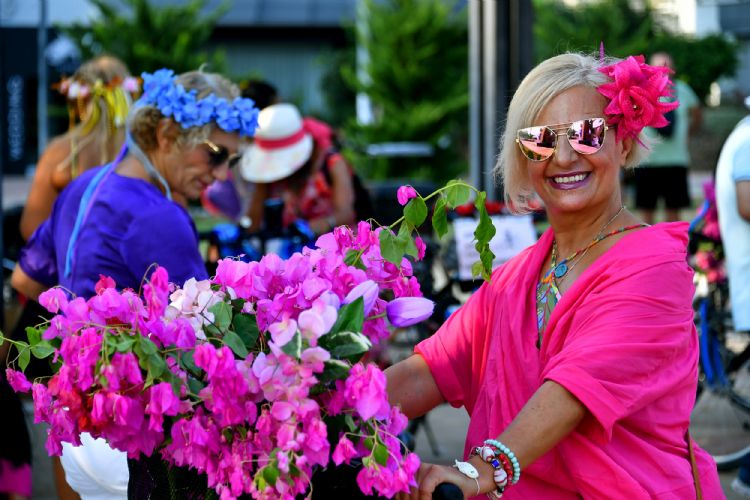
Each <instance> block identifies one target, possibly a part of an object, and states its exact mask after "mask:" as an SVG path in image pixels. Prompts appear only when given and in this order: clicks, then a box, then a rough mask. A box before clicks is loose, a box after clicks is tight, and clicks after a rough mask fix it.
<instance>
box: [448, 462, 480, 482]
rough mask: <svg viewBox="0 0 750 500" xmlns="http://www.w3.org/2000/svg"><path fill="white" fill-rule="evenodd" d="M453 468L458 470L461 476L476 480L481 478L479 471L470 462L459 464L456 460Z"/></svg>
mask: <svg viewBox="0 0 750 500" xmlns="http://www.w3.org/2000/svg"><path fill="white" fill-rule="evenodd" d="M453 467H455V468H456V469H458V471H459V472H460V473H461V474H463V475H464V476H467V477H470V478H471V479H476V478H478V477H479V471H477V469H476V468H474V466H473V465H471V464H470V463H469V462H459V461H458V460H456V461H455V463H454V464H453Z"/></svg>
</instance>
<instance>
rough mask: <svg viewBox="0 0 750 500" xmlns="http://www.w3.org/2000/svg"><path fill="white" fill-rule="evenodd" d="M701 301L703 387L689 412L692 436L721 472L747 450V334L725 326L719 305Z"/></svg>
mask: <svg viewBox="0 0 750 500" xmlns="http://www.w3.org/2000/svg"><path fill="white" fill-rule="evenodd" d="M714 304H715V303H714V302H711V301H709V300H703V301H702V302H701V303H700V306H699V310H698V326H699V335H700V344H701V380H700V386H701V390H700V391H699V393H698V398H697V400H696V404H695V407H694V408H693V413H692V416H691V424H690V434H691V436H692V438H693V439H694V440H695V441H696V442H697V443H698V445H699V446H700V447H701V448H703V449H704V450H706V451H707V452H708V453H710V454H711V455H712V456H713V458H714V460H716V465H717V466H718V468H719V470H728V469H732V468H735V467H737V466H738V465H739V462H740V461H741V459H742V457H743V456H745V455H746V454H747V453H748V452H750V371H749V369H748V364H747V363H745V364H743V365H742V366H739V367H738V368H737V369H736V370H730V369H728V367H730V366H732V365H733V364H734V363H733V360H735V359H737V357H738V356H739V357H740V358H744V356H743V354H746V353H747V349H748V348H749V345H748V344H749V341H750V337H748V336H747V335H746V334H741V333H735V332H732V331H728V330H726V329H725V328H724V319H723V316H724V315H723V314H721V313H718V312H717V311H722V310H723V309H722V308H719V309H717V308H714Z"/></svg>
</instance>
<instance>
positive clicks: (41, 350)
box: [31, 340, 55, 359]
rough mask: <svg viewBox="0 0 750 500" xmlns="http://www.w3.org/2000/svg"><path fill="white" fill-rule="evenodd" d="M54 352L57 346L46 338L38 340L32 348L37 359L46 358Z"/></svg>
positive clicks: (32, 352)
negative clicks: (53, 345)
mask: <svg viewBox="0 0 750 500" xmlns="http://www.w3.org/2000/svg"><path fill="white" fill-rule="evenodd" d="M53 352H55V348H54V347H52V345H51V344H50V343H49V342H47V341H46V340H42V341H40V342H38V343H37V344H36V345H35V346H33V347H32V348H31V354H33V355H34V357H35V358H37V359H44V358H46V357H47V356H49V355H50V354H52V353H53Z"/></svg>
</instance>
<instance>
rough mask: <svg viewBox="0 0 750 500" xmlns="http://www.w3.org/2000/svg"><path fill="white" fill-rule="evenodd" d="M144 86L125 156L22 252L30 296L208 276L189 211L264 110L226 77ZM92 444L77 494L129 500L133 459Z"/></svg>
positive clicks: (70, 189)
mask: <svg viewBox="0 0 750 500" xmlns="http://www.w3.org/2000/svg"><path fill="white" fill-rule="evenodd" d="M143 80H144V82H143V90H144V92H143V95H142V96H141V98H140V99H139V101H138V102H137V103H136V104H135V106H134V108H133V109H132V110H131V112H130V115H129V116H128V123H127V138H126V141H125V146H124V147H123V150H122V151H121V152H120V154H119V155H118V157H117V158H116V159H115V160H114V161H113V162H112V163H110V164H107V165H104V166H102V167H97V168H94V169H91V170H90V171H87V172H86V173H84V174H83V175H81V176H80V177H78V178H77V179H75V180H74V181H73V182H72V183H71V184H69V185H68V186H67V187H66V188H65V189H64V190H63V191H62V193H61V194H60V196H59V197H58V199H57V200H56V201H55V204H54V206H53V209H52V214H51V215H50V217H49V219H47V220H46V221H45V222H44V223H42V225H41V226H39V228H38V229H37V230H36V231H35V232H34V234H33V235H32V236H31V238H30V239H29V242H28V243H27V245H26V247H24V249H23V250H22V253H21V257H20V259H19V262H18V265H17V266H16V268H15V269H14V271H13V276H12V278H11V283H12V285H13V287H14V288H15V289H16V290H18V291H19V292H21V293H23V294H24V295H26V296H27V297H29V298H31V299H35V300H36V299H37V298H38V296H39V294H40V293H41V292H42V291H44V290H46V289H47V288H49V287H52V286H55V285H61V286H62V287H63V288H64V289H66V290H69V291H70V292H72V293H73V294H75V295H77V296H80V297H84V298H89V297H91V296H92V295H94V294H95V293H96V291H95V288H94V287H95V283H96V282H97V281H98V280H99V277H100V275H104V276H109V277H111V278H113V279H114V280H115V282H116V283H117V286H118V287H119V288H131V289H133V290H136V291H139V290H140V288H141V282H142V281H143V278H144V277H146V276H147V275H148V274H149V270H150V269H151V268H152V267H153V266H154V265H156V264H158V265H159V266H162V267H164V268H166V270H167V271H168V273H169V276H170V279H171V281H173V282H175V283H177V284H180V285H182V283H183V282H184V281H185V280H187V279H188V278H191V277H196V278H197V279H205V278H206V277H207V275H206V268H205V266H204V264H203V259H202V258H201V255H200V253H199V251H198V235H197V232H196V229H195V225H194V224H193V221H192V220H191V218H190V216H189V214H188V212H187V211H186V209H185V207H186V205H187V202H188V201H189V200H197V199H198V198H199V197H200V194H201V192H202V191H203V190H204V189H205V188H206V187H207V186H208V185H209V184H211V183H212V182H214V181H215V180H220V181H223V180H225V179H226V178H227V175H228V168H229V167H231V166H232V165H233V163H235V162H236V159H237V158H238V155H237V151H238V149H239V147H240V145H241V143H242V138H241V137H242V136H252V135H253V134H254V132H255V128H256V126H257V114H258V110H257V109H256V108H255V107H254V105H253V102H252V101H251V100H249V99H244V98H240V97H239V90H238V88H237V87H236V86H235V85H234V84H232V83H231V82H229V81H228V80H226V79H225V78H223V77H222V76H220V75H217V74H211V73H203V72H199V71H194V72H189V73H185V74H182V75H180V76H174V73H173V72H172V71H170V70H166V69H163V70H159V71H157V72H156V73H154V74H146V73H144V74H143ZM89 441H90V442H87V443H88V444H85V445H84V446H83V447H81V448H73V447H69V446H64V447H63V455H62V458H61V460H62V463H63V467H64V468H65V473H66V478H67V480H68V482H69V483H70V485H71V487H73V489H75V490H76V491H77V492H78V493H79V494H80V495H81V496H82V497H85V498H86V497H87V498H123V499H124V498H126V494H127V489H128V466H127V463H126V461H125V455H124V454H123V453H120V452H115V451H113V450H111V449H110V448H109V447H108V446H107V445H106V443H105V442H100V440H89Z"/></svg>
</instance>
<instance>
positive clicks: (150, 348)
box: [138, 336, 159, 356]
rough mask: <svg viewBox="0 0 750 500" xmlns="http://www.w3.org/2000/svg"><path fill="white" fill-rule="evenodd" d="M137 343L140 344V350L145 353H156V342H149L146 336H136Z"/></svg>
mask: <svg viewBox="0 0 750 500" xmlns="http://www.w3.org/2000/svg"><path fill="white" fill-rule="evenodd" d="M138 344H139V345H140V349H141V352H142V353H143V354H145V355H147V356H148V355H151V354H156V353H157V352H158V351H159V349H158V348H157V347H156V344H154V343H153V342H151V341H150V340H149V339H147V338H146V337H140V336H139V337H138Z"/></svg>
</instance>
